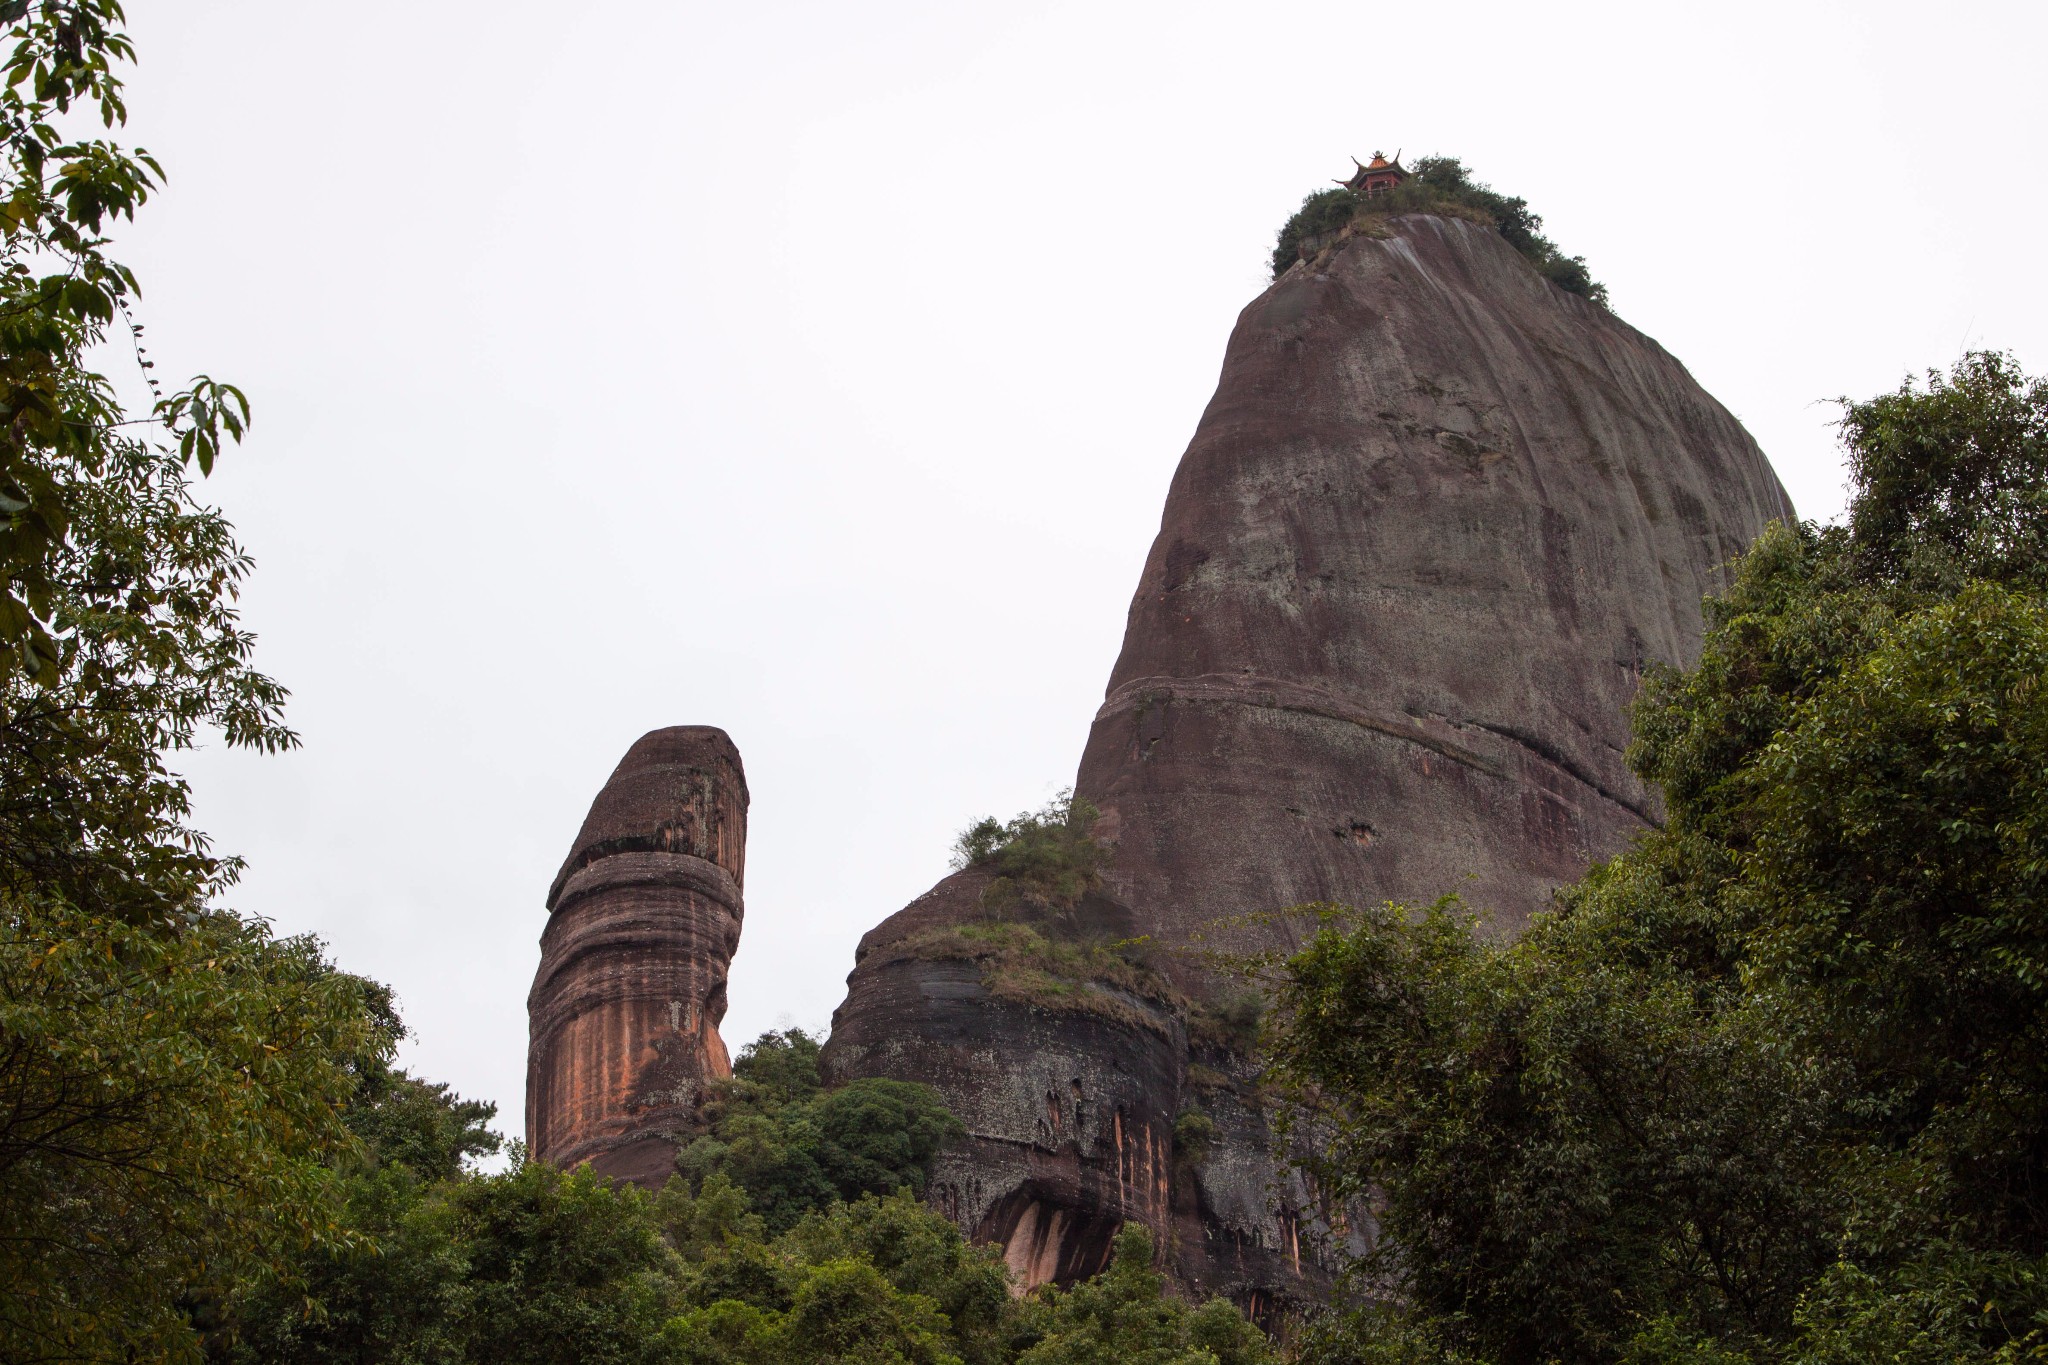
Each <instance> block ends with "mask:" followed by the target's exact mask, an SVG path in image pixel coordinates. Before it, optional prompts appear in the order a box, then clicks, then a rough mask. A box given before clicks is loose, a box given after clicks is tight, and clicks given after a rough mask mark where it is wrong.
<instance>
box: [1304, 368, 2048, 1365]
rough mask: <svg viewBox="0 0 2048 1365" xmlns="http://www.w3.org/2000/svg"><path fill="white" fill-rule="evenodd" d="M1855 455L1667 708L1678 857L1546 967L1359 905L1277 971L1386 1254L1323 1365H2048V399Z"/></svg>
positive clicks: (1736, 585) (1665, 857) (1977, 409)
mask: <svg viewBox="0 0 2048 1365" xmlns="http://www.w3.org/2000/svg"><path fill="white" fill-rule="evenodd" d="M1842 430H1843V433H1844V436H1845V443H1846V446H1847V450H1848V455H1849V462H1850V470H1851V475H1852V480H1853V484H1852V487H1853V493H1854V497H1853V500H1852V502H1851V505H1850V509H1849V515H1848V518H1847V521H1846V523H1845V524H1843V525H1839V526H1828V527H1818V526H1813V525H1810V524H1809V525H1801V526H1782V525H1779V526H1773V527H1772V528H1771V529H1770V530H1769V531H1768V532H1767V533H1766V534H1765V535H1764V536H1762V537H1761V538H1760V539H1759V540H1758V542H1757V544H1756V545H1755V547H1754V548H1753V549H1751V550H1750V551H1749V553H1748V554H1746V555H1744V556H1743V557H1742V559H1741V560H1740V561H1739V562H1738V564H1737V566H1736V573H1735V578H1734V582H1733V585H1732V586H1731V587H1730V588H1729V590H1728V591H1727V592H1726V593H1725V594H1724V595H1722V596H1721V597H1719V598H1716V599H1712V600H1710V601H1709V602H1708V604H1707V627H1708V628H1707V635H1706V643H1705V649H1704V652H1703V654H1702V657H1701V659H1700V662H1699V665H1698V666H1697V667H1696V668H1694V669H1692V670H1691V671H1689V672H1677V671H1671V670H1666V671H1664V672H1661V673H1659V674H1657V675H1655V676H1653V677H1652V678H1650V679H1649V681H1648V682H1647V683H1646V685H1645V687H1644V689H1643V692H1642V694H1641V697H1640V698H1639V700H1638V701H1637V703H1636V708H1635V742H1634V745H1633V747H1632V748H1631V750H1630V752H1629V759H1630V762H1631V764H1632V765H1633V766H1634V768H1635V770H1636V771H1637V772H1638V773H1639V774H1641V775H1642V776H1643V777H1644V778H1645V779H1646V780H1647V781H1650V782H1653V783H1655V784H1656V785H1657V786H1658V787H1659V788H1660V789H1661V790H1662V792H1663V796H1664V805H1665V809H1666V811H1667V812H1668V815H1667V819H1666V822H1665V824H1664V825H1663V827H1662V828H1660V829H1656V830H1653V831H1651V832H1650V833H1648V834H1647V835H1645V836H1644V837H1643V838H1642V839H1641V840H1640V841H1639V842H1638V843H1637V844H1636V846H1635V847H1634V848H1632V849H1630V850H1629V851H1628V852H1626V853H1624V854H1623V855H1622V856H1620V857H1618V858H1615V859H1613V860H1611V861H1609V862H1607V863H1605V864H1603V865H1601V866H1598V867H1596V868H1594V869H1593V871H1592V872H1591V874H1589V875H1588V876H1587V877H1586V878H1585V879H1584V880H1583V881H1582V882H1580V883H1579V884H1578V885H1576V886H1573V887H1570V888H1568V889H1567V890H1565V891H1564V892H1563V893H1562V894H1561V895H1560V897H1559V899H1558V902H1557V908H1556V910H1555V911H1554V912H1553V913H1551V914H1549V915H1547V916H1545V917H1542V918H1541V919H1539V920H1538V921H1537V922H1536V923H1535V924H1533V925H1532V927H1531V928H1530V930H1529V932H1528V933H1527V935H1526V936H1525V937H1524V938H1522V939H1521V940H1519V941H1517V942H1513V943H1501V942H1498V941H1496V940H1492V939H1489V938H1486V937H1484V936H1481V935H1478V934H1475V933H1474V932H1473V924H1472V916H1470V915H1469V914H1467V913H1466V912H1465V911H1463V910H1462V909H1461V908H1460V907H1459V906H1458V905H1457V904H1456V903H1455V902H1454V901H1446V902H1443V903H1440V904H1438V905H1436V906H1434V907H1431V908H1427V909H1408V908H1403V907H1400V906H1380V907H1366V908H1361V909H1344V908H1340V907H1325V908H1324V909H1323V910H1322V911H1321V912H1320V919H1321V923H1320V926H1319V927H1318V928H1317V930H1316V932H1315V934H1314V937H1313V939H1312V940H1311V941H1310V942H1309V944H1308V946H1307V947H1306V949H1305V950H1304V951H1303V952H1302V953H1301V954H1300V955H1299V956H1297V957H1295V958H1293V959H1292V960H1290V961H1288V962H1286V963H1285V964H1284V966H1283V967H1282V969H1281V972H1280V978H1279V979H1280V982H1281V986H1282V989H1281V1009H1280V1024H1279V1027H1278V1029H1277V1031H1276V1033H1275V1037H1276V1039H1277V1045H1276V1052H1277V1061H1278V1063H1279V1071H1280V1074H1281V1075H1282V1076H1283V1077H1285V1078H1287V1079H1288V1080H1290V1081H1291V1082H1292V1084H1293V1086H1294V1087H1295V1093H1296V1096H1297V1098H1298V1099H1300V1100H1301V1101H1303V1102H1304V1104H1305V1105H1308V1106H1312V1107H1304V1108H1303V1109H1302V1110H1300V1111H1299V1112H1300V1115H1301V1117H1300V1118H1299V1119H1298V1122H1297V1128H1298V1131H1300V1132H1301V1134H1302V1136H1304V1137H1307V1136H1310V1135H1311V1134H1312V1135H1313V1140H1312V1141H1310V1142H1309V1144H1308V1145H1309V1147H1310V1148H1311V1149H1312V1150H1315V1151H1318V1152H1319V1153H1321V1155H1320V1156H1319V1157H1318V1158H1317V1160H1316V1161H1315V1163H1314V1164H1315V1166H1316V1169H1317V1174H1318V1175H1319V1176H1320V1178H1321V1179H1322V1181H1323V1182H1324V1187H1325V1188H1326V1189H1330V1190H1333V1191H1340V1192H1344V1193H1347V1194H1349V1195H1352V1196H1354V1197H1357V1198H1362V1199H1367V1200H1370V1201H1371V1202H1372V1203H1373V1205H1374V1206H1375V1208H1376V1209H1377V1210H1378V1213H1379V1219H1380V1228H1381V1232H1382V1238H1383V1240H1382V1242H1381V1245H1380V1248H1379V1250H1378V1252H1377V1254H1376V1255H1375V1256H1374V1257H1373V1258H1371V1259H1370V1260H1369V1261H1368V1262H1366V1263H1364V1264H1363V1265H1361V1266H1359V1267H1358V1274H1359V1276H1360V1277H1361V1278H1362V1280H1363V1282H1364V1283H1366V1284H1370V1285H1372V1286H1374V1287H1375V1288H1376V1290H1377V1292H1379V1293H1380V1294H1381V1295H1382V1296H1384V1297H1383V1302H1384V1303H1385V1304H1386V1305H1388V1306H1385V1307H1383V1308H1381V1309H1379V1310H1377V1311H1375V1312H1371V1313H1367V1314H1364V1315H1362V1316H1358V1317H1355V1318H1352V1319H1349V1320H1345V1321H1341V1322H1340V1321H1335V1320H1333V1321H1332V1322H1331V1323H1330V1324H1327V1325H1326V1330H1325V1334H1324V1336H1323V1337H1322V1338H1321V1339H1320V1340H1321V1341H1322V1343H1323V1347H1322V1348H1319V1352H1312V1355H1313V1356H1314V1357H1315V1358H1317V1359H1324V1358H1327V1359H1330V1360H1332V1361H1337V1360H1344V1361H1353V1360H1369V1361H1389V1362H1391V1361H1403V1362H1409V1361H1425V1360H1429V1361H1446V1362H1449V1361H1472V1362H1480V1361H1484V1362H1492V1363H1494V1365H1539V1363H1540V1362H1547V1361H1559V1360H1569V1361H1579V1362H1586V1363H1587V1365H1600V1363H1601V1362H1611V1363H1612V1365H1647V1362H1653V1361H1658V1362H1692V1363H1693V1365H1708V1362H1712V1363H1713V1365H1740V1363H1748V1365H1764V1362H1774V1363H1775V1362H1786V1363H1788V1365H1789V1363H1791V1362H1799V1363H1800V1365H1823V1363H1824V1362H1825V1363H1827V1365H1836V1363H1839V1365H1851V1362H1866V1361H1893V1362H1922V1361H1924V1362H1929V1363H1930V1365H1932V1362H1937V1361H1940V1362H1963V1361H1978V1362H2019V1361H2032V1360H2040V1359H2043V1358H2044V1357H2048V697H2044V695H2043V686H2044V679H2048V382H2044V381H2041V380H2030V379H2027V378H2026V377H2025V376H2023V375H2022V374H2021V373H2020V371H2019V369H2018V367H2017V366H2016V365H2015V364H2014V363H2013V362H2012V361H2011V360H2010V359H2009V358H2007V357H2004V356H1999V355H1973V356H1970V357H1968V358H1966V359H1965V360H1963V361H1962V362H1960V363H1959V364H1958V365H1957V366H1956V367H1955V369H1954V370H1953V372H1952V373H1950V374H1948V375H1946V376H1943V375H1939V374H1936V375H1931V376H1929V378H1928V381H1927V383H1926V385H1925V386H1924V387H1916V386H1912V385H1908V386H1906V387H1903V388H1901V389H1900V390H1898V391H1897V392H1895V393H1888V394H1883V395H1880V396H1878V397H1876V398H1873V399H1871V400H1869V401H1867V402H1861V403H1851V404H1848V405H1846V410H1845V414H1844V418H1843V422H1842ZM1324 1348H1326V1350H1325V1349H1324Z"/></svg>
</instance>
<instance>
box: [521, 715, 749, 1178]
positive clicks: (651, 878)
mask: <svg viewBox="0 0 2048 1365" xmlns="http://www.w3.org/2000/svg"><path fill="white" fill-rule="evenodd" d="M746 847H747V779H746V774H745V772H744V771H743V770H742V769H741V767H740V755H739V750H738V749H736V748H734V747H733V743H732V740H731V739H729V738H727V736H726V733H725V731H723V730H718V729H714V728H712V727H711V726H708V725H686V726H677V727H674V728H672V729H667V730H656V731H654V732H653V733H651V734H648V735H645V736H643V737H642V738H641V739H640V740H639V741H638V742H637V743H635V744H634V745H633V747H632V748H631V749H628V750H627V751H626V756H625V757H624V758H623V759H621V760H619V766H618V768H617V769H616V770H614V771H613V773H612V775H611V780H610V781H608V782H606V783H605V785H604V790H603V791H601V792H599V793H598V795H597V799H596V800H595V801H594V802H592V803H591V806H590V814H589V815H588V816H587V817H586V818H585V819H584V821H583V829H582V831H581V832H580V833H578V834H577V836H576V842H575V844H574V845H573V846H572V847H571V848H570V850H569V856H568V858H567V859H566V860H565V861H564V862H563V863H562V870H561V872H560V873H558V874H557V875H556V877H555V881H554V885H553V886H552V887H551V888H550V889H549V891H548V898H547V907H548V911H549V916H548V924H547V928H546V930H545V931H544V932H543V933H542V934H541V962H540V970H539V971H538V972H537V973H536V974H535V976H534V981H533V992H532V994H531V995H529V996H528V997H527V1002H526V1008H527V1017H528V1022H529V1029H530V1033H529V1042H528V1047H527V1057H526V1142H527V1146H528V1148H529V1149H530V1150H531V1151H532V1153H533V1155H534V1156H535V1157H536V1158H539V1159H541V1160H544V1161H550V1162H554V1163H556V1164H558V1165H562V1166H573V1165H576V1164H578V1163H580V1162H585V1161H587V1162H589V1163H590V1164H591V1165H592V1166H593V1167H595V1168H596V1169H597V1170H599V1171H601V1172H603V1173H604V1174H606V1175H613V1176H618V1177H620V1178H622V1179H628V1180H634V1181H638V1182H640V1183H642V1184H647V1185H659V1184H660V1183H661V1182H662V1181H663V1180H664V1179H666V1178H667V1176H668V1174H669V1172H670V1171H671V1170H672V1169H673V1167H674V1159H675V1148H676V1139H677V1136H678V1135H679V1133H680V1132H681V1131H682V1130H683V1129H684V1128H686V1127H687V1125H688V1122H689V1120H690V1117H691V1115H692V1113H693V1112H694V1109H695V1105H696V1098H697V1092H698V1089H699V1087H701V1086H702V1084H703V1083H704V1082H705V1081H707V1080H710V1079H713V1078H717V1077H724V1076H729V1075H731V1074H732V1064H731V1061H730V1060H729V1059H728V1057H727V1055H726V1050H725V1043H724V1041H723V1040H722V1039H721V1038H720V1037H719V1035H718V1024H719V1021H720V1020H721V1019H723V1018H724V1017H725V982H726V969H727V966H728V965H729V964H730V963H731V961H732V954H733V949H734V948H735V947H737V946H738V944H739V937H740V918H741V912H742V908H741V895H740V888H741V883H742V880H743V874H744V871H745V859H746Z"/></svg>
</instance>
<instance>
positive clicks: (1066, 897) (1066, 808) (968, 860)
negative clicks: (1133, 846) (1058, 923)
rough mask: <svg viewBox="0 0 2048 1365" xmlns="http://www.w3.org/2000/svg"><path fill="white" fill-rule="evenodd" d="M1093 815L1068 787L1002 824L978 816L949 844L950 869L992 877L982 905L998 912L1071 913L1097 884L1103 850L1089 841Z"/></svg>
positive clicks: (1083, 799)
mask: <svg viewBox="0 0 2048 1365" xmlns="http://www.w3.org/2000/svg"><path fill="white" fill-rule="evenodd" d="M1099 814H1100V813H1099V812H1098V811H1097V810H1096V809H1095V807H1094V806H1093V805H1092V804H1091V803H1090V802H1089V801H1088V799H1087V798H1086V797H1080V796H1075V795H1074V793H1073V791H1072V790H1071V789H1070V790H1067V791H1063V792H1061V793H1060V794H1059V795H1058V796H1056V797H1054V798H1053V799H1052V800H1051V801H1049V802H1047V803H1046V805H1045V806H1044V808H1043V809H1040V810H1036V811H1021V812H1019V813H1018V814H1017V815H1016V816H1014V817H1013V818H1011V819H1010V820H1008V821H1003V820H998V819H996V818H995V817H994V816H993V815H989V816H984V817H982V818H981V819H979V820H977V821H975V822H974V823H973V824H971V825H969V826H968V827H967V828H966V829H964V830H962V831H961V832H960V837H959V838H957V839H956V840H954V841H953V867H954V869H955V870H959V869H962V868H969V867H985V868H988V869H990V870H991V871H993V872H994V873H995V879H994V880H993V881H991V882H990V883H989V886H988V889H987V890H986V891H985V892H983V893H982V904H983V905H986V906H987V907H988V908H989V909H991V910H993V911H996V912H998V913H1002V912H1004V911H1007V910H1011V909H1024V910H1040V911H1044V910H1053V911H1069V910H1072V909H1073V908H1074V907H1075V906H1076V905H1078V904H1080V901H1081V898H1082V897H1083V896H1085V895H1087V894H1088V893H1089V892H1090V891H1093V890H1095V889H1096V888H1098V887H1099V886H1101V885H1102V865H1103V863H1104V862H1105V861H1106V860H1107V858H1108V850H1106V849H1105V848H1103V846H1102V845H1101V844H1100V843H1098V842H1096V839H1095V821H1096V819H1097V818H1098V817H1099Z"/></svg>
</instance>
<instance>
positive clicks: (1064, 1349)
mask: <svg viewBox="0 0 2048 1365" xmlns="http://www.w3.org/2000/svg"><path fill="white" fill-rule="evenodd" d="M1163 1289H1164V1282H1163V1281H1162V1279H1161V1278H1160V1276H1159V1274H1158V1272H1157V1271H1155V1270H1153V1269H1152V1234H1151V1233H1149V1232H1147V1231H1146V1230H1145V1229H1144V1228H1142V1227H1137V1226H1131V1227H1127V1228H1125V1229H1124V1230H1123V1231H1122V1232H1121V1233H1119V1234H1118V1235H1117V1239H1116V1249H1115V1258H1114V1260H1113V1261H1112V1262H1111V1264H1110V1267H1109V1269H1107V1270H1105V1271H1104V1272H1103V1273H1102V1274H1101V1275H1098V1276H1097V1277H1096V1278H1094V1279H1092V1280H1086V1281H1083V1282H1081V1283H1080V1284H1077V1285H1075V1286H1074V1287H1073V1288H1071V1289H1066V1290H1059V1289H1054V1290H1051V1291H1050V1292H1048V1293H1047V1294H1046V1295H1045V1296H1044V1298H1043V1299H1041V1300H1040V1302H1039V1304H1038V1305H1037V1307H1038V1309H1039V1313H1038V1322H1037V1324H1036V1326H1037V1328H1038V1331H1039V1332H1040V1333H1042V1335H1041V1336H1040V1338H1039V1340H1038V1342H1037V1344H1035V1345H1033V1346H1032V1347H1031V1348H1030V1349H1029V1350H1027V1351H1025V1352H1024V1353H1023V1354H1022V1355H1020V1356H1019V1357H1018V1358H1017V1362H1018V1365H1097V1363H1098V1362H1109V1361H1123V1362H1128V1363H1129V1365H1262V1362H1264V1361H1267V1360H1268V1359H1270V1357H1271V1352H1270V1351H1269V1350H1268V1348H1267V1345H1266V1340H1265V1338H1264V1336H1262V1335H1261V1334H1260V1332H1259V1330H1258V1329H1257V1328H1255V1327H1253V1326H1252V1325H1251V1324H1250V1323H1249V1322H1247V1321H1245V1319H1244V1316H1243V1315H1242V1314H1240V1313H1239V1312H1238V1311H1237V1310H1236V1309H1235V1308H1232V1307H1231V1306H1230V1304H1229V1303H1227V1302H1225V1301H1224V1300H1222V1299H1211V1300H1210V1301H1209V1302H1208V1303H1205V1304H1203V1305H1202V1306H1201V1307H1199V1308H1195V1309H1192V1310H1190V1309H1189V1308H1187V1307H1186V1306H1185V1305H1183V1304H1180V1303H1177V1302H1175V1301H1174V1300H1172V1299H1170V1298H1168V1297H1166V1296H1165V1294H1164V1293H1163Z"/></svg>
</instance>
